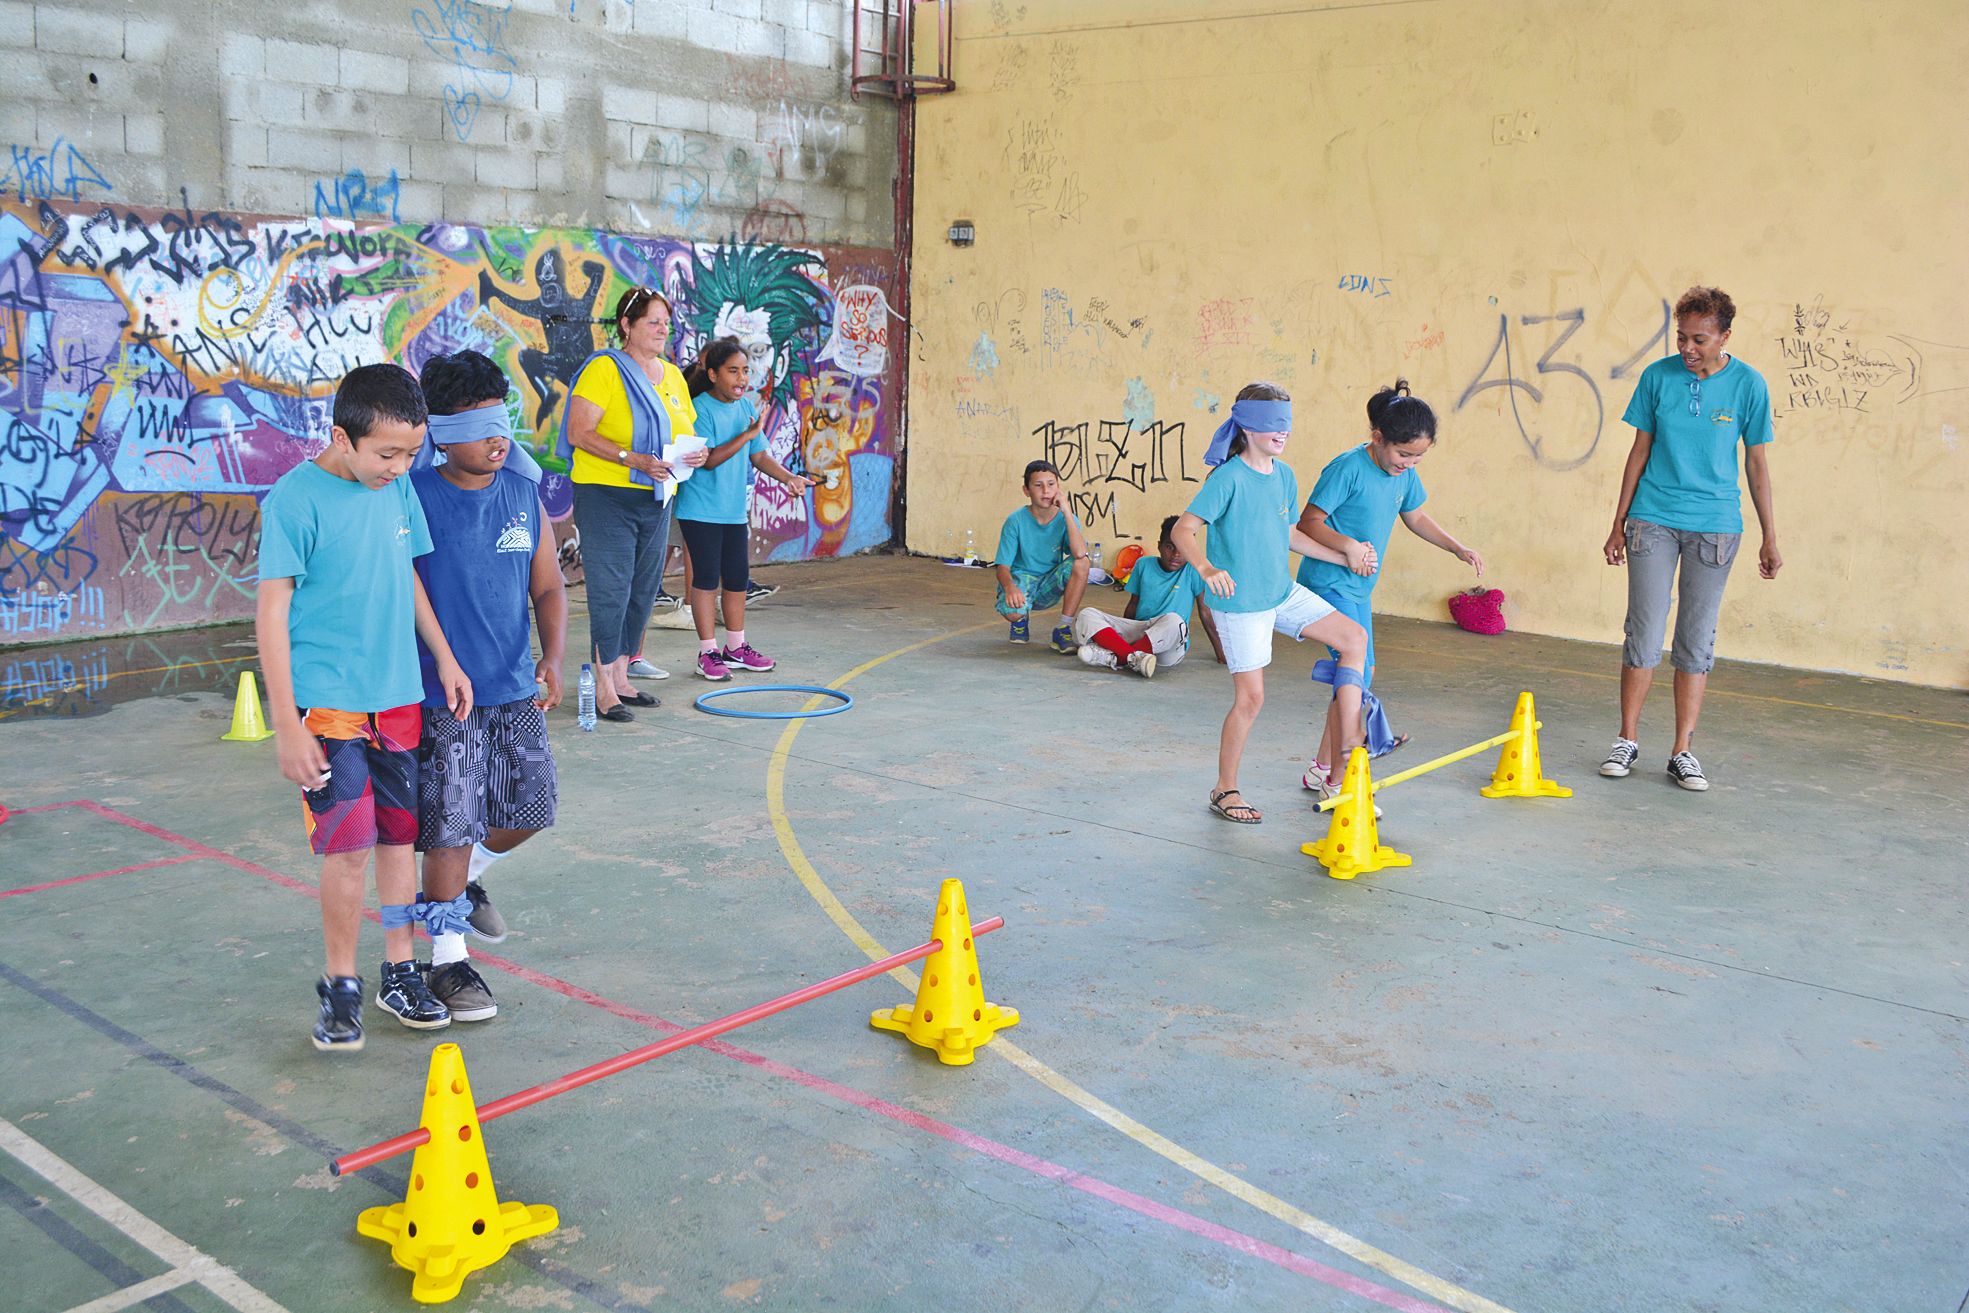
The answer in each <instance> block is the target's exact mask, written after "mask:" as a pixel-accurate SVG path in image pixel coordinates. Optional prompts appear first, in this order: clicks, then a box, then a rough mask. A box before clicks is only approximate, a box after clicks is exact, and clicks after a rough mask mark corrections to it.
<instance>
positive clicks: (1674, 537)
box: [1600, 287, 1784, 792]
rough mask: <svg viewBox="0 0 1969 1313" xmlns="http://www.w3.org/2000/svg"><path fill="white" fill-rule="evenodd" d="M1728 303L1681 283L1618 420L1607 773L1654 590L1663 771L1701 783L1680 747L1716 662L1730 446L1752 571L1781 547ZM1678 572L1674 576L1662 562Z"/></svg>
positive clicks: (1764, 431)
mask: <svg viewBox="0 0 1969 1313" xmlns="http://www.w3.org/2000/svg"><path fill="white" fill-rule="evenodd" d="M1736 313H1737V307H1736V302H1734V301H1732V300H1731V299H1730V297H1729V294H1728V293H1727V292H1724V291H1723V290H1722V289H1720V288H1716V287H1691V288H1690V289H1689V290H1688V291H1686V292H1684V293H1683V294H1682V299H1681V300H1680V301H1677V302H1676V303H1675V348H1676V351H1677V354H1676V355H1672V356H1665V357H1663V358H1662V359H1660V360H1657V361H1655V362H1654V363H1653V364H1652V365H1649V366H1648V367H1647V369H1645V370H1643V371H1642V373H1641V379H1640V382H1639V383H1637V384H1636V385H1635V387H1634V399H1633V400H1632V401H1630V402H1628V404H1627V413H1626V414H1625V415H1623V416H1622V417H1621V418H1622V420H1623V422H1625V423H1628V424H1632V425H1633V426H1634V449H1633V450H1632V451H1630V452H1628V454H1627V468H1626V469H1625V471H1623V472H1622V474H1621V478H1620V501H1619V502H1618V503H1617V504H1616V505H1615V507H1614V516H1613V532H1612V533H1610V534H1608V535H1607V543H1606V547H1605V549H1604V550H1605V552H1606V557H1607V564H1608V565H1622V564H1624V565H1626V566H1627V626H1626V644H1625V646H1624V647H1623V649H1622V651H1621V658H1620V661H1621V669H1620V736H1619V737H1618V738H1616V739H1615V740H1614V741H1613V748H1612V750H1610V751H1609V752H1608V753H1607V759H1606V761H1605V762H1603V763H1602V764H1601V766H1600V774H1602V775H1606V776H1609V777H1611V778H1615V779H1618V778H1621V777H1623V776H1626V775H1628V774H1629V773H1631V772H1632V770H1633V768H1634V762H1635V760H1636V759H1637V758H1638V757H1639V756H1640V754H1641V748H1640V744H1639V743H1638V742H1637V740H1638V738H1639V736H1640V731H1641V707H1642V704H1643V703H1645V702H1646V701H1647V698H1648V687H1649V685H1651V684H1652V683H1653V682H1654V668H1655V667H1656V666H1657V665H1659V664H1660V663H1661V640H1662V633H1663V630H1664V629H1665V628H1666V626H1667V623H1668V597H1669V593H1670V591H1671V590H1673V591H1675V592H1676V593H1677V594H1678V596H1677V602H1676V607H1675V646H1674V650H1673V651H1672V652H1671V653H1670V655H1669V660H1670V662H1671V663H1672V664H1673V665H1674V667H1675V745H1674V748H1673V749H1672V750H1671V752H1670V755H1669V758H1668V776H1669V778H1670V779H1672V780H1674V781H1675V783H1677V784H1679V785H1680V786H1682V787H1683V788H1685V789H1692V790H1695V791H1697V792H1700V791H1702V790H1704V789H1707V788H1708V787H1709V779H1708V777H1707V776H1705V775H1704V774H1703V773H1702V765H1701V763H1699V762H1698V761H1697V760H1696V757H1695V753H1694V752H1692V751H1690V749H1689V743H1690V740H1691V739H1692V738H1693V737H1694V736H1695V731H1696V720H1697V718H1698V717H1699V716H1700V715H1701V714H1702V695H1703V691H1704V689H1705V687H1706V686H1707V684H1708V682H1709V671H1710V668H1711V667H1712V666H1714V665H1715V663H1716V617H1717V614H1718V612H1719V611H1720V610H1721V609H1722V605H1723V586H1724V584H1726V583H1727V582H1728V581H1729V577H1730V566H1731V565H1732V564H1734V563H1735V561H1736V557H1737V545H1738V543H1739V542H1740V541H1741V539H1742V537H1743V506H1742V501H1741V497H1740V495H1739V493H1738V491H1737V446H1738V444H1739V443H1741V444H1742V446H1743V469H1744V472H1745V473H1746V474H1747V475H1749V482H1750V501H1751V504H1752V505H1754V506H1755V507H1756V508H1757V522H1758V524H1759V525H1761V526H1762V528H1763V531H1764V543H1763V546H1762V547H1761V548H1759V549H1758V552H1757V573H1758V574H1760V575H1762V576H1763V577H1764V578H1766V579H1775V578H1776V577H1777V573H1778V569H1779V568H1780V567H1781V566H1782V565H1783V564H1784V558H1783V557H1782V556H1780V555H1779V554H1778V529H1777V521H1776V519H1775V518H1773V515H1772V510H1771V469H1770V464H1769V462H1768V461H1767V459H1766V457H1765V449H1766V448H1767V447H1768V446H1769V445H1770V442H1771V438H1772V436H1773V435H1772V432H1771V396H1770V392H1769V390H1768V389H1767V388H1766V387H1765V386H1764V379H1763V376H1762V375H1760V374H1759V373H1758V372H1757V371H1756V370H1754V369H1752V368H1751V367H1750V366H1749V365H1746V364H1744V363H1743V362H1742V361H1741V360H1738V359H1736V358H1735V357H1734V356H1731V355H1729V354H1728V353H1727V352H1725V351H1724V349H1723V348H1724V347H1725V346H1726V345H1727V344H1728V343H1729V340H1730V325H1731V323H1732V322H1733V321H1734V320H1735V319H1736ZM1678 565H1679V566H1680V567H1681V584H1680V586H1679V588H1678V587H1677V586H1676V582H1675V580H1676V567H1677V566H1678Z"/></svg>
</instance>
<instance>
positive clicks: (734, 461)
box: [677, 337, 813, 682]
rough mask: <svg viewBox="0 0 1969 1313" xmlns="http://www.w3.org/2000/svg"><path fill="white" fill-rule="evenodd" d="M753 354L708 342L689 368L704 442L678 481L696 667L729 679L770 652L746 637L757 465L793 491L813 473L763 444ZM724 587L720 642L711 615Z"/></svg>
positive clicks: (760, 663) (766, 663)
mask: <svg viewBox="0 0 1969 1313" xmlns="http://www.w3.org/2000/svg"><path fill="white" fill-rule="evenodd" d="M751 368H752V367H751V362H750V361H749V360H748V358H747V357H746V354H745V347H744V346H743V345H742V344H741V343H740V342H739V340H738V339H737V338H735V337H721V338H717V339H715V340H713V341H711V342H708V343H706V344H705V347H704V350H703V351H702V352H700V353H699V355H698V357H697V361H696V363H695V364H693V365H692V366H691V367H690V372H689V374H688V375H686V378H687V381H688V382H689V384H690V390H691V398H692V401H693V403H694V404H695V406H696V407H697V431H698V434H699V435H700V436H702V437H703V438H704V441H705V443H706V445H707V447H708V448H709V450H708V451H707V453H706V455H705V458H704V468H702V469H700V470H698V471H697V472H696V473H695V474H693V475H692V476H691V477H690V478H689V479H686V480H685V481H684V482H682V483H680V484H679V485H678V486H677V528H678V531H679V532H681V533H682V534H683V535H684V546H685V547H686V548H688V549H689V555H690V606H691V619H692V620H693V621H695V622H696V624H697V647H698V652H697V673H698V674H699V675H700V676H702V677H703V678H705V679H709V680H712V681H714V682H715V681H722V680H727V679H730V678H731V677H732V671H733V670H735V669H736V670H760V671H764V670H771V669H772V668H773V665H774V664H775V663H774V661H773V659H772V658H771V657H769V656H767V655H766V654H765V653H763V652H761V651H759V650H758V649H757V648H755V647H753V646H752V644H750V643H748V642H747V641H746V639H745V587H746V584H747V583H748V582H749V581H750V576H751V572H752V562H751V560H750V559H749V558H750V540H751V525H750V523H749V521H750V516H751V511H750V508H749V502H750V501H751V497H752V480H753V477H754V471H757V472H759V473H762V474H765V475H766V476H768V477H769V478H773V479H777V480H779V482H780V483H782V484H783V485H785V487H786V490H787V491H788V492H790V493H792V494H793V495H794V496H795V497H804V496H805V495H806V493H807V489H809V488H811V487H812V486H813V481H812V480H811V479H809V478H807V477H806V476H805V475H803V474H793V473H789V472H788V470H787V469H786V467H785V466H784V465H781V464H780V463H779V462H778V461H776V460H774V459H773V458H772V456H771V455H769V454H768V453H767V451H766V439H765V436H764V432H763V430H764V428H765V418H764V414H763V412H762V411H761V409H760V407H759V403H758V402H757V401H755V400H754V399H753V398H752V397H750V396H747V395H746V390H747V388H748V387H749V386H750V384H751ZM721 591H722V593H723V602H724V613H725V614H724V619H725V646H724V647H723V648H722V649H721V648H719V646H718V640H717V630H716V628H715V621H716V618H717V609H718V604H719V600H720V597H719V594H720V592H721Z"/></svg>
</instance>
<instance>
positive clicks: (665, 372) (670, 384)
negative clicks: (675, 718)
mask: <svg viewBox="0 0 1969 1313" xmlns="http://www.w3.org/2000/svg"><path fill="white" fill-rule="evenodd" d="M670 319H671V314H670V303H669V302H668V301H666V300H664V299H663V296H662V294H661V293H659V292H658V291H657V290H656V289H655V288H651V287H637V288H632V289H630V290H629V291H627V292H624V293H623V294H622V299H621V300H619V301H617V302H616V304H615V338H616V340H617V341H618V342H619V343H621V350H620V351H615V352H601V353H597V354H596V355H595V356H594V357H593V358H592V359H590V360H589V361H588V363H587V364H586V365H584V366H583V367H582V370H581V373H580V374H579V375H578V376H577V377H576V378H575V380H574V394H573V395H572V396H571V397H569V398H568V403H567V419H566V420H565V422H564V425H563V437H564V438H565V440H566V442H567V445H568V446H569V447H570V448H572V470H571V474H570V477H571V478H572V479H573V481H574V523H575V526H576V527H577V528H578V529H579V530H580V531H581V564H582V569H583V571H584V572H585V573H586V575H587V579H588V635H589V643H590V646H591V647H592V648H593V649H594V653H593V655H594V661H595V707H596V710H597V712H598V713H599V714H600V716H601V718H602V719H603V720H613V721H630V720H634V719H635V718H636V715H635V713H634V712H632V711H630V710H629V708H628V707H625V706H623V705H622V704H623V703H624V702H627V703H629V704H630V705H631V706H647V707H653V706H655V705H656V699H655V698H653V697H651V696H650V695H649V694H647V693H639V692H637V691H636V690H635V688H634V687H633V686H632V685H631V684H630V683H629V659H630V657H631V656H632V655H633V654H634V653H636V652H637V651H639V650H640V649H641V648H642V645H643V631H644V630H645V629H647V628H648V627H649V620H650V609H651V608H652V607H653V606H654V605H655V602H656V593H657V589H658V588H659V587H660V586H661V585H662V582H663V558H664V554H665V550H666V548H667V546H668V544H669V540H670V509H671V499H670V498H668V497H667V496H665V495H664V483H665V481H666V480H668V479H669V478H670V466H669V465H668V464H666V463H665V462H664V461H663V459H662V452H661V450H652V451H643V450H637V447H638V446H639V445H647V444H638V443H637V442H636V441H635V436H636V433H635V430H636V423H635V416H636V406H635V403H633V402H632V401H631V399H630V396H629V393H628V390H627V388H626V387H625V386H624V384H625V378H624V372H623V371H624V370H626V369H629V368H632V367H633V368H638V369H640V370H641V371H642V372H643V374H644V375H646V376H647V378H648V380H649V384H650V386H651V387H652V388H653V389H654V390H655V393H656V396H657V398H658V399H659V400H660V401H661V402H662V405H663V409H664V412H665V414H666V416H667V418H668V428H669V430H670V432H669V435H668V437H669V439H670V440H671V441H673V442H674V441H676V440H677V439H678V438H682V437H688V436H690V435H692V434H693V433H695V431H696V426H697V410H696V408H695V407H694V406H693V405H692V404H691V395H690V388H689V387H688V386H686V385H685V383H684V376H683V374H682V373H681V372H680V371H679V370H678V368H677V366H676V365H674V364H672V363H671V362H670V361H669V360H668V359H666V358H665V355H664V353H665V352H666V351H667V350H668V349H669V346H670ZM704 455H705V453H704V449H703V448H702V447H700V448H698V449H697V450H695V451H693V452H691V453H690V454H689V455H687V456H685V457H684V458H683V463H684V464H687V465H692V466H697V465H702V464H703V463H704ZM638 477H640V478H641V479H642V482H640V483H639V482H637V478H638ZM652 482H653V483H654V484H655V487H654V488H652V487H651V486H650V484H651V483H652Z"/></svg>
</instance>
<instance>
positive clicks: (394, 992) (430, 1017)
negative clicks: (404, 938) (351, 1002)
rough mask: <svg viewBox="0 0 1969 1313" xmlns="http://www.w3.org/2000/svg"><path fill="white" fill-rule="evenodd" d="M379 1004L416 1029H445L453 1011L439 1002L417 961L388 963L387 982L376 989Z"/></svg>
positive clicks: (386, 969)
mask: <svg viewBox="0 0 1969 1313" xmlns="http://www.w3.org/2000/svg"><path fill="white" fill-rule="evenodd" d="M376 1006H377V1007H379V1008H381V1009H383V1011H385V1012H387V1013H389V1014H390V1015H391V1016H393V1017H395V1018H396V1019H397V1020H398V1021H401V1022H402V1023H403V1024H404V1025H406V1026H408V1027H410V1028H411V1029H412V1030H443V1029H444V1028H445V1027H446V1026H449V1025H450V1024H451V1012H450V1010H449V1009H447V1008H446V1007H445V1005H444V1004H442V1003H440V1002H438V1000H437V997H436V996H435V995H434V994H432V993H431V987H430V985H429V984H427V983H426V982H425V980H424V973H423V972H421V971H419V970H418V969H417V964H416V963H415V962H385V963H384V964H383V983H382V984H381V985H379V986H377V988H376Z"/></svg>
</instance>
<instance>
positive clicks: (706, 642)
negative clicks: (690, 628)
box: [697, 638, 718, 655]
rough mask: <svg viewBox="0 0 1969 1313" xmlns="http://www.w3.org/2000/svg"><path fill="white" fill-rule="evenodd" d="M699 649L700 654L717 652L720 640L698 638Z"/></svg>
mask: <svg viewBox="0 0 1969 1313" xmlns="http://www.w3.org/2000/svg"><path fill="white" fill-rule="evenodd" d="M697 650H698V653H699V654H700V655H702V654H703V653H706V652H716V651H717V650H718V640H717V639H715V638H700V639H698V640H697Z"/></svg>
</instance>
